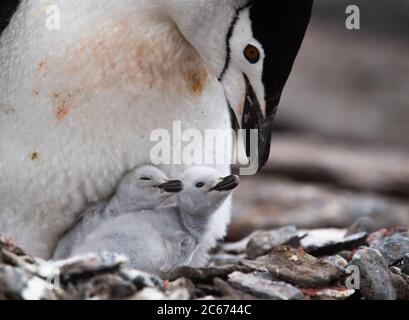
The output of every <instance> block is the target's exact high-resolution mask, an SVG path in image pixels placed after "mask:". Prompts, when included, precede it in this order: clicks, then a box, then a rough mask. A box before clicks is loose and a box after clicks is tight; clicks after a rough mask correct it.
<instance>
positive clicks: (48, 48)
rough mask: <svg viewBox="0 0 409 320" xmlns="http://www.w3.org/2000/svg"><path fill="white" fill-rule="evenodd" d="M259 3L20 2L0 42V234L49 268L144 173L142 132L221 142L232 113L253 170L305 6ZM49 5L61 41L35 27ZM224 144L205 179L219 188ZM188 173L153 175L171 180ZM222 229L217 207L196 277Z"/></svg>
mask: <svg viewBox="0 0 409 320" xmlns="http://www.w3.org/2000/svg"><path fill="white" fill-rule="evenodd" d="M267 2H268V1H250V2H249V1H245V0H226V1H219V0H197V1H190V0H189V1H188V0H118V1H112V0H99V1H98V5H96V4H95V1H93V0H70V1H67V0H39V1H31V0H21V1H20V4H19V6H18V8H17V10H16V13H15V14H14V15H13V17H12V18H11V20H10V23H9V24H8V26H7V28H6V29H5V30H4V31H3V33H2V35H1V38H0V87H1V88H2V92H1V93H0V154H1V158H0V176H1V179H0V232H1V233H3V234H8V235H10V236H12V237H14V238H15V239H16V240H17V242H19V244H20V245H21V246H23V247H25V248H26V249H27V250H29V251H30V252H32V253H33V254H35V255H38V256H41V257H43V258H49V257H50V256H51V254H52V252H53V249H54V247H55V245H56V243H57V241H58V239H59V237H61V236H62V235H63V234H64V232H66V231H67V229H68V228H69V227H70V226H71V225H72V224H73V223H74V222H75V221H76V220H77V219H78V213H79V212H81V211H82V210H84V208H85V207H86V206H87V204H88V203H90V202H94V201H100V200H103V199H106V198H107V197H109V196H110V195H111V194H113V192H114V190H115V188H116V187H117V185H118V182H119V181H120V179H121V178H122V177H123V175H124V174H125V173H126V172H127V171H129V170H131V169H133V168H135V167H138V166H140V165H142V164H145V163H150V162H151V161H150V160H151V159H150V150H151V147H152V143H151V141H150V139H149V138H150V137H149V135H150V133H151V132H152V131H153V130H155V129H157V128H163V129H165V130H168V131H169V132H171V131H172V125H173V121H175V120H176V121H181V123H182V129H183V130H185V129H191V128H195V129H197V130H199V131H200V132H202V133H203V132H204V131H205V130H208V129H215V130H216V129H229V128H231V115H230V111H229V106H230V107H231V108H232V109H233V110H234V113H235V115H236V116H237V118H238V122H239V123H240V124H241V126H242V127H243V128H245V129H259V133H260V135H259V143H258V159H257V162H258V164H259V167H260V168H261V167H262V166H263V164H264V163H265V161H266V160H267V157H268V153H269V146H270V144H269V140H270V136H271V130H272V128H271V126H272V118H273V116H274V113H275V110H276V107H277V104H278V101H279V97H280V95H281V91H282V89H283V87H284V84H285V81H286V80H287V78H288V75H289V72H290V70H291V67H292V64H293V62H294V59H295V56H296V54H297V51H298V49H299V47H300V44H301V40H302V38H303V36H304V32H305V30H306V27H307V24H308V19H309V16H310V11H311V3H312V1H307V0H305V1H296V2H295V1H293V2H284V1H275V2H274V3H273V5H272V7H271V8H267V4H266V3H267ZM14 3H15V2H14ZM48 5H56V6H58V8H59V12H60V24H61V28H60V29H58V30H48V29H47V28H46V27H45V19H46V18H47V17H46V15H45V8H46V7H47V6H48ZM12 11H13V10H11V11H10V12H12ZM248 96H251V99H248ZM226 98H227V99H226ZM232 143H233V142H232V141H231V143H228V145H227V146H226V155H225V157H224V159H223V160H224V161H223V164H215V165H214V167H215V168H216V169H218V170H219V171H221V172H222V174H223V175H225V176H227V175H229V174H230V164H231V163H232V156H231V154H232V153H233V152H232V149H233V146H232ZM194 148H195V149H197V150H200V151H201V152H202V153H203V154H204V155H209V156H210V157H211V156H212V154H213V153H212V152H213V150H210V149H208V148H207V147H206V146H203V145H195V146H194ZM186 168H187V165H185V164H182V165H173V164H169V165H163V166H162V169H163V170H164V171H165V172H166V174H167V175H168V176H170V177H172V176H173V177H175V176H180V174H181V173H182V172H184V170H185V169H186ZM229 219H230V201H229V200H227V201H226V202H225V203H224V205H223V206H222V207H221V208H220V209H219V210H218V211H217V212H216V213H215V215H214V218H213V219H212V221H211V223H210V228H209V231H208V234H207V236H205V237H204V239H203V241H202V245H201V249H202V250H198V251H197V255H196V256H195V257H194V261H195V262H196V263H197V264H201V263H203V259H202V254H201V253H202V252H205V251H206V250H207V249H208V248H209V247H211V246H212V245H213V244H214V243H215V240H216V239H219V238H221V237H223V236H224V234H225V230H226V225H227V224H228V222H229Z"/></svg>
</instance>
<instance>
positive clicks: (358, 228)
mask: <svg viewBox="0 0 409 320" xmlns="http://www.w3.org/2000/svg"><path fill="white" fill-rule="evenodd" d="M374 229H375V221H374V219H372V218H371V217H362V218H360V219H359V220H357V221H356V222H355V223H354V224H352V225H351V226H350V227H349V228H348V229H347V231H346V232H345V236H346V237H347V236H351V235H353V234H357V233H361V232H365V233H371V232H373V231H375V230H374Z"/></svg>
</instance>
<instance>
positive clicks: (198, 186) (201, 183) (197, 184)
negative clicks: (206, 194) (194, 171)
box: [196, 182, 205, 188]
mask: <svg viewBox="0 0 409 320" xmlns="http://www.w3.org/2000/svg"><path fill="white" fill-rule="evenodd" d="M204 185H205V184H204V183H203V182H199V183H196V188H202V187H203V186H204Z"/></svg>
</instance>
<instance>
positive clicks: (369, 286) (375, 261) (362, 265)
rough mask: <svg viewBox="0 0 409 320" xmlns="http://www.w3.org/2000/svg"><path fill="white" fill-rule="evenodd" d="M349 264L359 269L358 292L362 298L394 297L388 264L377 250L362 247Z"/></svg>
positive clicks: (388, 298)
mask: <svg viewBox="0 0 409 320" xmlns="http://www.w3.org/2000/svg"><path fill="white" fill-rule="evenodd" d="M350 265H351V266H356V267H358V269H359V279H360V281H359V287H360V293H361V294H362V296H363V297H364V298H366V299H370V300H395V299H396V293H395V290H394V288H393V285H392V279H391V275H390V272H389V269H388V266H387V264H386V261H385V259H384V258H383V257H382V255H381V253H380V252H379V251H377V250H375V249H372V248H362V249H360V250H358V251H357V252H356V253H355V255H354V256H353V258H352V260H351V262H350Z"/></svg>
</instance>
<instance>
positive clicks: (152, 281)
mask: <svg viewBox="0 0 409 320" xmlns="http://www.w3.org/2000/svg"><path fill="white" fill-rule="evenodd" d="M119 275H120V276H121V277H122V278H123V279H124V280H126V281H129V282H131V283H132V284H133V285H134V286H135V287H136V289H137V290H142V289H143V288H156V289H158V290H161V291H163V290H164V288H163V283H162V280H161V279H160V278H158V277H157V276H154V275H152V274H149V273H147V272H144V271H139V270H135V269H130V268H121V269H120V270H119Z"/></svg>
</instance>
